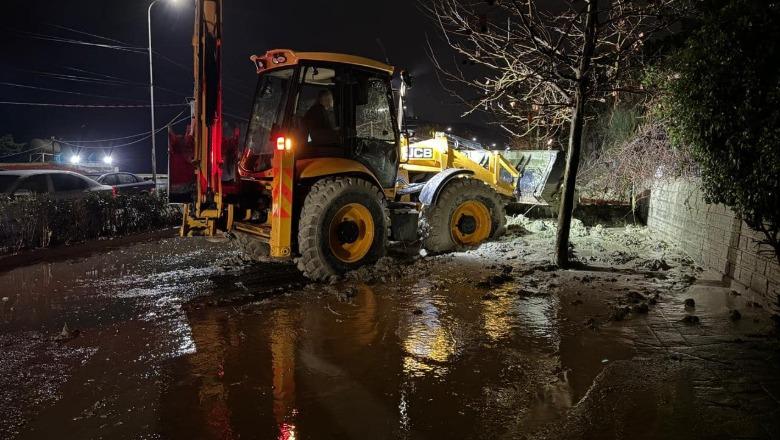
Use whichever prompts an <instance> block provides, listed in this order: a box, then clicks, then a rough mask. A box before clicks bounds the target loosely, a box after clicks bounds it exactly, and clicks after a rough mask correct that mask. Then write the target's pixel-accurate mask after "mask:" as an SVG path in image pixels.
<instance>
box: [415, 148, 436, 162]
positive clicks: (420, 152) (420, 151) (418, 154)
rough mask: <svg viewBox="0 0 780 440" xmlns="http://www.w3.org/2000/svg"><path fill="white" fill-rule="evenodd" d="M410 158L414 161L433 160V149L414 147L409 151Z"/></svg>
mask: <svg viewBox="0 0 780 440" xmlns="http://www.w3.org/2000/svg"><path fill="white" fill-rule="evenodd" d="M409 157H410V158H412V159H433V149H432V148H423V147H412V148H410V149H409Z"/></svg>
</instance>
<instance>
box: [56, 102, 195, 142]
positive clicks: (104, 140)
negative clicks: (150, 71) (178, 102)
mask: <svg viewBox="0 0 780 440" xmlns="http://www.w3.org/2000/svg"><path fill="white" fill-rule="evenodd" d="M185 111H186V109H185V110H182V111H180V112H179V113H177V114H176V116H174V117H172V118H171V121H173V120H175V119H176V118H178V117H179V116H181V115H182V113H184V112H185ZM187 118H188V119H189V118H190V117H189V116H187ZM162 128H165V127H164V126H163V127H162ZM162 128H161V129H162ZM151 132H152V131H151V130H147V131H144V132H141V133H136V134H131V135H129V136H122V137H118V138H110V139H94V140H89V141H76V140H68V141H66V140H62V139H59V140H58V142H63V143H66V144H73V143H84V144H94V143H98V142H113V141H122V140H125V139H132V138H136V137H139V136H148V135H149V133H151ZM158 132H159V130H158Z"/></svg>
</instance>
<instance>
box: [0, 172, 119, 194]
mask: <svg viewBox="0 0 780 440" xmlns="http://www.w3.org/2000/svg"><path fill="white" fill-rule="evenodd" d="M92 192H99V193H105V194H115V191H114V189H113V188H112V187H110V186H108V185H102V184H100V183H98V182H96V181H94V180H92V179H90V178H89V177H86V176H83V175H81V174H78V173H74V172H71V171H59V170H18V171H0V193H3V194H8V195H10V196H12V197H23V196H26V195H32V194H49V195H50V196H51V197H52V198H55V199H76V198H80V197H84V196H85V195H87V194H89V193H92Z"/></svg>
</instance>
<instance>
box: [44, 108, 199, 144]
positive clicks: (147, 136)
mask: <svg viewBox="0 0 780 440" xmlns="http://www.w3.org/2000/svg"><path fill="white" fill-rule="evenodd" d="M190 119H191V118H190V117H189V116H185V117H183V118H181V119H179V120H177V121H173V122H169V123H167V124H165V125H164V126H162V127H160V128H158V129H157V130H155V132H154V134H155V135H156V134H158V133H160V132H161V131H163V130H167V129H168V126H170V125H176V124H179V123H181V122H184V121H187V120H190ZM151 137H152V136H151V135H150V134H148V133H147V135H146V136H144V137H142V138H140V139H136V140H134V141H131V142H127V143H124V144H119V145H111V146H108V147H90V146H83V145H78V144H74V143H71V142H66V141H61V140H57V142H61V143H63V144H65V145H69V146H71V147H76V148H79V149H85V150H108V149H111V150H113V149H116V148H122V147H127V146H129V145H134V144H137V143H139V142H143V141H145V140H147V139H151Z"/></svg>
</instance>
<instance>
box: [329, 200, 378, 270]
mask: <svg viewBox="0 0 780 440" xmlns="http://www.w3.org/2000/svg"><path fill="white" fill-rule="evenodd" d="M328 243H329V245H330V250H331V252H333V255H335V256H336V258H338V259H339V260H341V261H343V262H345V263H354V262H356V261H360V260H361V259H362V258H363V257H365V256H366V254H368V251H369V250H371V245H372V244H373V243H374V218H373V217H372V216H371V212H370V211H369V210H368V208H366V207H365V206H363V205H361V204H359V203H350V204H348V205H344V206H343V207H342V208H341V209H339V210H338V212H336V215H335V216H333V220H331V222H330V228H329V230H328Z"/></svg>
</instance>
